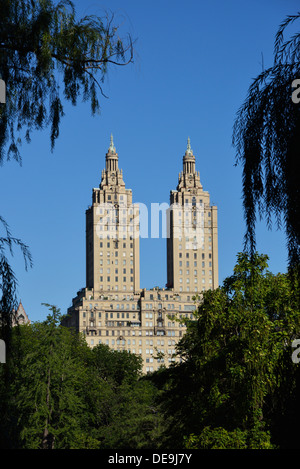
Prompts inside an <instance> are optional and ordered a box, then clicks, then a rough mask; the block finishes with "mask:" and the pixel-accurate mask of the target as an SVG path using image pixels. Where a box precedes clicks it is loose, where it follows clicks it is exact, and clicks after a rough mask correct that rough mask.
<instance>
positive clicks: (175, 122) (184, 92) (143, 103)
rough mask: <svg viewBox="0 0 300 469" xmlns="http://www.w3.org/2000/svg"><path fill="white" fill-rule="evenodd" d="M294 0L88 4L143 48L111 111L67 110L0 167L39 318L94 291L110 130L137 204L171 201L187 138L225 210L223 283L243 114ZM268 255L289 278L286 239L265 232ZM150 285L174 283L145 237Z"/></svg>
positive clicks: (28, 303) (233, 223)
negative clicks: (55, 131) (93, 236)
mask: <svg viewBox="0 0 300 469" xmlns="http://www.w3.org/2000/svg"><path fill="white" fill-rule="evenodd" d="M297 3H298V2H296V1H294V0H293V1H292V0H285V1H282V0H273V1H272V2H270V1H268V0H252V1H251V2H248V1H241V0H227V1H223V0H214V1H209V2H207V1H203V0H193V1H192V0H187V1H185V2H183V1H178V0H160V1H159V0H152V1H151V2H150V1H141V0H123V1H122V0H110V1H107V3H105V1H102V0H101V1H96V0H77V1H75V5H76V8H77V13H78V15H79V16H81V15H82V14H92V13H96V14H102V13H103V11H104V10H105V9H108V10H111V11H113V12H115V13H116V21H117V22H119V23H122V31H123V32H124V33H126V32H127V31H129V32H130V33H131V35H132V37H133V38H136V39H137V41H136V43H135V63H134V64H133V65H129V66H126V67H119V68H118V67H114V66H113V67H112V68H111V69H110V70H109V74H108V76H107V79H106V82H105V83H104V86H103V89H104V92H105V93H106V94H107V95H108V97H109V99H104V98H103V99H102V103H101V107H102V109H101V115H99V116H96V117H92V116H91V113H90V108H89V105H88V104H86V103H84V104H83V103H81V102H79V104H78V106H77V107H72V106H71V105H69V104H66V105H65V113H66V115H65V117H64V118H63V121H62V125H61V130H60V136H59V139H58V141H57V143H56V147H55V151H54V153H51V151H50V142H49V129H46V130H45V131H43V132H36V133H34V134H33V138H32V142H31V144H29V145H28V144H26V143H24V144H23V148H22V156H23V164H22V166H21V167H20V166H19V165H18V164H17V163H16V162H15V161H9V162H6V163H5V164H4V165H3V166H2V167H1V168H0V197H1V212H0V213H1V215H2V216H3V217H4V218H5V219H6V221H7V222H8V223H9V225H10V228H11V230H12V232H13V235H14V236H15V237H19V238H21V239H22V240H23V241H24V242H25V243H26V244H27V245H28V246H29V247H30V250H31V253H32V256H33V261H34V266H33V268H32V269H30V270H29V271H28V272H26V271H25V270H24V263H23V259H22V256H21V253H20V252H19V251H18V250H17V249H16V250H15V255H14V257H13V259H12V265H13V267H14V270H15V273H16V275H17V277H18V281H19V288H18V296H19V297H20V298H21V300H22V303H23V305H24V307H25V310H26V311H27V313H28V315H29V317H30V319H31V320H32V321H37V320H43V319H45V317H46V315H47V310H46V308H45V307H44V306H41V303H42V302H46V303H50V304H55V305H57V306H58V307H60V308H61V310H62V312H66V309H67V307H68V306H69V305H70V304H71V300H72V297H74V296H75V295H76V292H77V290H78V289H80V288H81V287H84V286H85V210H86V208H87V206H88V205H89V204H90V203H91V194H92V187H97V186H99V183H100V178H101V170H102V168H103V167H104V164H105V153H106V151H107V148H108V146H109V139H110V134H111V133H113V135H114V142H115V146H116V149H117V152H118V154H119V167H121V168H122V169H123V175H124V180H125V183H126V186H127V187H128V188H131V189H132V190H133V199H134V202H142V203H144V204H147V206H149V207H150V204H151V203H154V202H157V203H163V202H167V203H168V202H169V193H170V190H172V189H176V185H177V181H178V173H179V171H181V169H182V156H183V154H184V152H185V148H186V142H187V137H188V136H189V137H190V139H191V146H192V148H193V150H194V154H195V155H196V167H197V170H199V171H200V178H201V181H202V184H203V187H204V190H208V191H209V192H210V194H211V201H212V203H214V204H216V205H217V206H218V221H219V281H220V283H222V281H223V279H224V278H225V277H226V276H228V275H231V273H232V269H233V267H234V264H235V261H236V255H237V252H238V251H241V250H242V247H243V236H244V231H245V225H244V219H243V208H242V200H241V187H242V186H241V168H239V167H235V166H234V162H235V153H234V148H233V147H232V145H231V139H232V127H233V122H234V118H235V114H236V112H237V110H238V108H239V107H240V105H241V104H242V102H243V101H244V99H245V97H246V94H247V90H248V86H249V85H250V83H251V80H252V79H253V78H254V77H255V76H256V75H257V74H258V73H259V72H260V71H261V67H262V54H263V58H264V66H265V67H268V66H269V65H271V63H272V58H273V44H274V35H275V33H276V31H277V27H278V25H279V24H280V23H281V21H282V20H283V19H284V18H285V17H286V16H287V15H290V14H295V13H296V12H297V10H298V4H297ZM257 238H258V250H259V251H260V252H262V253H266V254H268V255H269V257H270V261H269V268H270V270H271V271H272V272H273V273H277V272H285V271H286V259H287V251H286V242H285V235H284V233H282V232H278V231H276V229H274V231H271V232H270V231H268V230H267V229H266V227H265V224H264V223H262V224H260V225H259V227H258V230H257ZM140 259H141V276H140V280H141V287H145V288H151V287H153V286H155V285H159V286H161V287H163V286H164V285H165V283H166V240H165V239H151V238H149V239H141V242H140Z"/></svg>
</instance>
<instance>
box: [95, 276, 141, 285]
mask: <svg viewBox="0 0 300 469" xmlns="http://www.w3.org/2000/svg"><path fill="white" fill-rule="evenodd" d="M99 281H100V282H101V283H102V282H103V276H102V275H100V278H99ZM106 281H107V282H110V281H111V279H110V275H108V276H107V277H106ZM121 281H122V282H123V283H126V282H127V277H123V280H119V277H115V282H121ZM128 282H133V277H130V280H128Z"/></svg>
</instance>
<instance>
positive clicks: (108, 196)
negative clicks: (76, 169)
mask: <svg viewBox="0 0 300 469" xmlns="http://www.w3.org/2000/svg"><path fill="white" fill-rule="evenodd" d="M118 162H119V158H118V154H117V152H116V149H115V146H114V143H113V138H112V137H111V142H110V146H109V149H108V151H107V153H106V162H105V169H104V170H103V171H102V175H101V182H100V186H99V188H94V189H93V193H92V205H91V206H90V207H89V208H88V209H87V211H86V287H85V288H82V289H81V290H80V291H78V292H77V295H76V297H75V298H74V299H73V300H72V306H71V307H70V308H69V309H68V315H67V318H66V319H65V320H64V322H63V324H64V325H65V326H67V327H72V328H75V330H76V331H77V332H80V333H82V334H84V336H85V338H86V341H87V343H88V345H89V346H91V347H93V346H95V345H98V344H100V343H101V344H106V345H108V346H109V347H111V348H112V349H114V350H126V351H128V352H130V353H135V354H138V355H141V357H142V359H143V372H145V373H147V372H151V371H155V370H156V369H158V368H159V366H161V365H165V366H169V365H170V364H171V363H172V362H173V361H175V360H176V361H177V360H180V358H178V357H175V347H176V343H177V342H178V341H179V340H180V338H181V337H182V336H183V334H184V332H185V325H183V324H182V323H180V322H179V321H178V319H180V318H183V317H184V318H189V319H192V318H193V311H194V310H195V308H196V305H195V301H194V299H193V298H194V297H195V296H196V295H197V296H198V299H201V293H202V292H203V291H205V290H207V289H214V288H217V287H218V223H217V207H216V206H211V205H210V197H209V193H208V192H207V191H204V190H203V187H202V185H201V183H200V175H199V172H197V171H196V169H195V156H194V155H193V151H192V149H191V146H190V141H189V139H188V145H187V149H186V152H185V155H184V156H183V171H182V172H181V173H180V174H179V181H178V185H177V189H176V191H171V193H170V206H169V209H168V210H167V285H166V288H158V287H155V288H153V289H151V290H146V289H141V288H140V256H139V236H140V222H141V220H140V210H139V207H138V205H137V204H134V203H133V200H132V191H131V189H126V187H125V182H124V180H123V172H122V170H120V169H119V166H118Z"/></svg>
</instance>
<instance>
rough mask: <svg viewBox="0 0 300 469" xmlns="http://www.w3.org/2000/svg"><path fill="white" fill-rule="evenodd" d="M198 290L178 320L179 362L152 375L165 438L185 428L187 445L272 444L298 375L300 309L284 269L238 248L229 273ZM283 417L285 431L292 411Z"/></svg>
mask: <svg viewBox="0 0 300 469" xmlns="http://www.w3.org/2000/svg"><path fill="white" fill-rule="evenodd" d="M203 296H204V297H203V302H201V303H200V306H199V307H198V310H197V311H196V312H195V319H194V320H184V321H185V323H186V325H187V332H186V333H185V335H184V336H183V338H182V339H181V340H180V342H179V344H178V354H179V355H180V356H181V358H182V363H181V364H178V365H175V366H173V367H171V368H170V369H169V370H165V371H164V372H160V373H157V374H156V375H154V377H153V379H154V380H155V382H156V383H157V384H159V385H160V386H162V387H163V389H164V392H163V394H162V400H163V404H162V405H163V407H164V408H165V411H166V420H168V428H167V432H166V436H167V438H168V443H167V444H168V445H171V444H172V441H177V442H178V445H179V447H180V446H181V447H182V445H183V436H186V437H187V440H186V443H185V444H187V446H188V447H190V448H195V447H198V448H208V447H210V448H215V447H219V448H223V447H227V448H271V447H274V446H276V445H278V446H279V445H280V444H282V441H283V439H285V437H284V435H283V431H282V428H285V430H284V431H285V433H287V429H286V427H285V426H286V425H287V422H288V418H287V415H288V416H289V417H290V416H291V414H290V411H289V412H288V411H287V408H288V407H289V406H291V403H292V402H293V404H295V397H296V396H297V386H296V381H297V379H299V365H297V364H295V363H293V362H292V353H293V348H292V342H293V340H294V339H295V338H299V337H300V311H299V308H298V304H297V302H296V300H295V291H294V286H293V284H292V282H291V280H290V278H289V276H288V275H287V274H277V275H273V274H271V273H270V272H269V271H268V270H267V256H264V255H258V254H255V256H254V257H253V258H252V259H250V258H249V257H248V256H247V254H245V253H240V254H239V255H238V260H237V264H236V266H235V268H234V273H233V275H231V276H230V277H228V278H227V279H225V281H224V282H223V285H222V286H221V287H220V288H218V289H216V290H214V291H212V290H209V291H207V292H204V295H203ZM297 376H298V378H297ZM298 408H299V406H298ZM294 409H295V415H296V414H297V411H296V409H297V407H294ZM297 415H298V417H299V413H298V414H297ZM283 422H285V426H284V425H283ZM289 425H290V427H289V430H288V434H289V436H290V437H291V435H293V431H294V430H295V427H296V420H295V418H293V419H292V420H290V422H289ZM295 438H296V437H295V436H294V437H293V438H292V439H291V441H289V444H290V445H291V444H295Z"/></svg>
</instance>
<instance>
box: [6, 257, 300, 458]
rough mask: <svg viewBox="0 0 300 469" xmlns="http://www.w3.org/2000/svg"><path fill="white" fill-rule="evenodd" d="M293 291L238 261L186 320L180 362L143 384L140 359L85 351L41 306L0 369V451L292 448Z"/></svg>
mask: <svg viewBox="0 0 300 469" xmlns="http://www.w3.org/2000/svg"><path fill="white" fill-rule="evenodd" d="M295 288H296V287H295V283H294V282H291V279H290V277H289V276H288V275H287V274H277V275H273V274H271V273H270V272H269V271H268V270H267V256H263V255H258V254H256V255H255V258H254V259H251V260H250V259H249V258H248V256H247V255H246V254H244V253H240V254H239V255H238V259H237V264H236V267H235V269H234V272H233V274H232V275H231V276H230V277H228V278H227V279H225V281H224V282H223V285H222V286H221V287H220V288H218V289H217V290H214V291H207V292H205V293H204V298H203V301H202V302H201V303H200V305H199V306H198V309H197V311H196V313H195V318H194V319H193V320H190V319H189V320H185V321H186V327H187V332H186V334H185V335H184V336H183V338H182V339H181V340H180V342H179V344H178V348H177V352H178V355H179V356H180V357H181V363H178V364H174V365H172V366H171V367H170V368H160V369H159V370H158V371H157V372H154V373H152V374H148V375H143V374H142V371H141V370H142V363H141V358H140V357H139V356H136V355H134V354H130V353H128V352H127V351H114V350H111V349H109V347H107V346H106V345H101V344H100V345H97V346H96V347H94V348H89V347H88V346H87V344H86V342H85V340H84V338H83V337H81V336H80V335H78V334H76V333H74V332H72V330H69V329H66V328H64V327H62V326H61V315H60V313H59V310H57V309H56V308H55V307H53V306H49V305H47V306H48V307H49V308H50V314H49V315H48V317H47V319H46V320H45V321H43V322H36V323H33V324H32V325H26V326H18V327H15V328H13V335H12V348H11V355H10V356H9V357H8V362H7V364H6V365H2V366H1V368H0V373H1V375H2V374H3V373H4V372H5V369H6V368H7V367H8V368H9V382H7V380H6V387H5V388H4V383H5V381H4V380H2V379H1V385H0V386H1V389H0V392H1V396H0V397H1V401H0V402H1V404H0V405H1V416H2V418H1V423H0V429H1V438H0V441H1V446H2V448H6V447H9V448H26V449H41V448H54V449H125V448H126V449H130V448H134V449H164V450H166V449H174V447H175V448H178V449H183V448H190V449H205V448H226V449H229V448H239V449H256V448H270V449H271V448H295V447H298V436H297V424H298V419H299V416H300V407H299V403H298V402H297V391H298V389H299V379H300V371H299V370H300V368H299V367H300V365H299V364H298V363H296V361H293V360H292V354H293V347H292V343H293V340H294V339H295V338H300V311H299V308H298V305H297V303H296V302H295V297H296V296H295ZM181 320H182V319H181ZM1 377H2V376H1Z"/></svg>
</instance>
